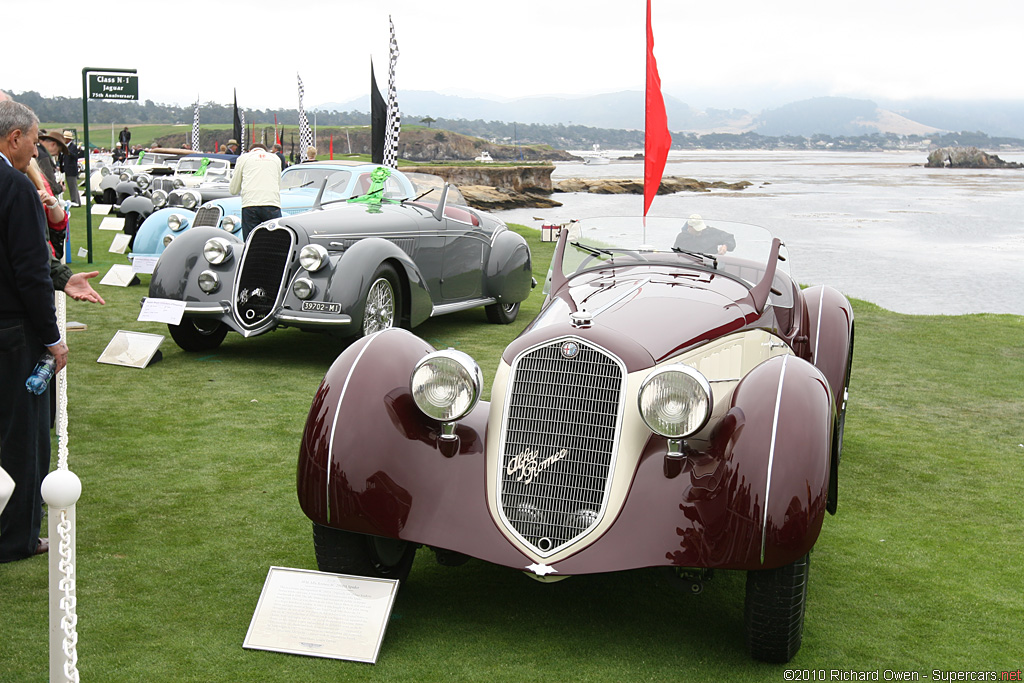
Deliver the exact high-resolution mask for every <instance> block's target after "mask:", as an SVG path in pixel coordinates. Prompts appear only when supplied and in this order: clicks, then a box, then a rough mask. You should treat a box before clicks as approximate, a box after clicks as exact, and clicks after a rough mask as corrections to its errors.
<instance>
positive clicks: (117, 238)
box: [107, 219, 132, 254]
mask: <svg viewBox="0 0 1024 683" xmlns="http://www.w3.org/2000/svg"><path fill="white" fill-rule="evenodd" d="M107 220H109V219H107ZM131 241H132V236H131V235H126V234H124V233H123V232H122V233H119V234H117V235H114V240H113V241H112V242H111V243H110V249H107V251H109V252H111V253H112V254H123V253H124V252H125V250H126V249H128V243H129V242H131Z"/></svg>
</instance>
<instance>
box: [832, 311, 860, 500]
mask: <svg viewBox="0 0 1024 683" xmlns="http://www.w3.org/2000/svg"><path fill="white" fill-rule="evenodd" d="M854 331H855V330H854V329H852V328H851V330H850V352H849V355H848V356H847V359H846V377H845V378H844V379H843V392H842V393H841V394H839V395H838V396H837V397H836V400H837V401H838V402H839V411H838V412H837V414H836V423H835V425H834V426H833V427H832V461H831V465H832V473H831V474H830V475H829V482H828V501H827V502H826V506H825V509H827V510H828V512H829V514H832V515H834V514H836V510H837V509H838V508H839V464H840V463H841V462H842V460H843V434H844V433H845V432H846V405H847V403H848V402H849V396H850V374H851V371H852V370H853V340H854Z"/></svg>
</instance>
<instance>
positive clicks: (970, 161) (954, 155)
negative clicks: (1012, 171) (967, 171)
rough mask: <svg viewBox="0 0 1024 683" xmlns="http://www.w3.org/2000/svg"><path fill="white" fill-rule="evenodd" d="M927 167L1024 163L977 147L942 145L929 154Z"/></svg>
mask: <svg viewBox="0 0 1024 683" xmlns="http://www.w3.org/2000/svg"><path fill="white" fill-rule="evenodd" d="M925 168H1024V164H1019V163H1017V162H1015V161H1003V160H1002V159H1000V158H999V156H998V155H995V154H989V153H988V152H982V151H981V150H980V149H978V148H977V147H940V148H939V149H935V150H932V151H931V152H930V153H929V154H928V163H927V164H925Z"/></svg>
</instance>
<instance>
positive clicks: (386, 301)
mask: <svg viewBox="0 0 1024 683" xmlns="http://www.w3.org/2000/svg"><path fill="white" fill-rule="evenodd" d="M402 312H403V309H402V287H401V282H400V280H399V279H398V273H396V272H395V269H394V268H393V267H391V266H390V265H389V264H387V263H382V264H381V265H379V266H378V267H377V270H375V271H374V272H373V277H371V278H370V286H369V288H367V290H366V298H364V299H363V328H362V334H363V336H364V337H365V336H367V335H370V334H373V333H374V332H379V331H381V330H385V329H388V328H389V327H398V326H400V325H401V321H402Z"/></svg>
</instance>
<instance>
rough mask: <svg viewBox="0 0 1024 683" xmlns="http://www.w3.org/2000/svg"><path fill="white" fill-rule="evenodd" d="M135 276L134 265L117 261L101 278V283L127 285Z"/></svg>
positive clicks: (116, 285) (118, 285) (117, 285)
mask: <svg viewBox="0 0 1024 683" xmlns="http://www.w3.org/2000/svg"><path fill="white" fill-rule="evenodd" d="M134 278H135V273H133V272H132V267H131V266H128V265H125V264H123V263H115V264H114V265H112V266H110V270H108V271H107V274H106V275H104V276H103V279H102V280H100V284H101V285H112V286H114V287H127V286H128V285H130V284H131V283H132V280H133V279H134Z"/></svg>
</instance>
